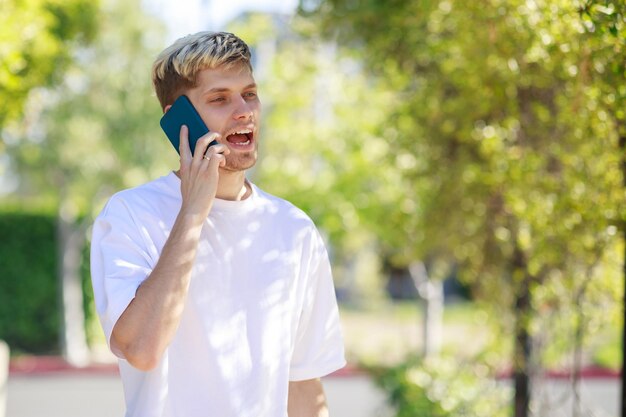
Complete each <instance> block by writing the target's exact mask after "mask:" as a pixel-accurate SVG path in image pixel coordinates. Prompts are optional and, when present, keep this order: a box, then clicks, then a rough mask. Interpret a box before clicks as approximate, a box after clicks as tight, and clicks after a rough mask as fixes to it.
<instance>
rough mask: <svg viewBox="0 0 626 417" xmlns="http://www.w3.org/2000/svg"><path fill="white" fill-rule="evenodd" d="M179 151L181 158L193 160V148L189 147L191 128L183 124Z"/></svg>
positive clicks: (179, 139)
mask: <svg viewBox="0 0 626 417" xmlns="http://www.w3.org/2000/svg"><path fill="white" fill-rule="evenodd" d="M178 153H179V154H180V160H181V162H182V161H189V160H191V156H192V155H191V150H190V148H189V129H188V128H187V126H185V125H182V126H181V128H180V135H179V136H178Z"/></svg>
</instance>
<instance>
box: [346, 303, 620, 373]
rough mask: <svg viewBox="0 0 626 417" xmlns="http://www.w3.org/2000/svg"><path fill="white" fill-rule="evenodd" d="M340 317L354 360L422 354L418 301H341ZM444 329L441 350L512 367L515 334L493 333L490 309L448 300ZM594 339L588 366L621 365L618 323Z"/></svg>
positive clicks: (386, 360)
mask: <svg viewBox="0 0 626 417" xmlns="http://www.w3.org/2000/svg"><path fill="white" fill-rule="evenodd" d="M340 315H341V321H342V325H343V331H344V338H345V344H346V355H347V357H348V361H349V362H350V363H357V364H358V363H367V364H377V365H395V364H398V363H400V362H401V361H402V360H403V359H405V358H406V357H407V356H409V355H411V354H419V353H421V352H422V349H423V312H422V307H421V304H420V303H419V302H417V301H404V302H395V303H394V302H390V301H389V302H380V303H376V304H373V305H371V306H370V307H366V308H362V307H361V308H356V307H351V306H347V305H340ZM442 327H443V328H442V346H441V351H442V352H444V353H448V354H450V355H453V356H455V357H458V358H460V359H462V358H472V357H475V356H476V355H480V354H484V353H486V354H488V355H489V357H490V363H492V364H497V366H502V367H507V364H508V363H509V358H510V357H511V349H512V342H513V340H512V335H504V336H503V335H502V334H499V333H497V332H496V331H492V325H491V324H490V320H489V317H488V313H486V312H485V311H484V310H482V309H481V308H480V307H478V306H477V305H476V304H474V303H470V302H456V303H450V304H446V306H445V308H444V313H443V326H442ZM590 340H591V342H590V343H587V344H586V347H585V349H586V353H585V357H586V358H588V359H586V361H587V363H586V365H596V366H601V367H604V368H608V369H614V370H617V369H619V368H620V367H621V353H622V351H621V349H622V348H621V328H619V326H607V328H606V329H604V331H602V332H600V333H598V334H597V335H595V336H594V337H593V338H590ZM494 358H495V359H494Z"/></svg>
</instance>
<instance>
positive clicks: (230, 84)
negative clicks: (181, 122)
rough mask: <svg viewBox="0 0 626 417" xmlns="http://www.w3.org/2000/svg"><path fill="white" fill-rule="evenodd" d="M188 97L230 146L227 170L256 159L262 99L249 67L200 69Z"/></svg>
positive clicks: (239, 168) (223, 141) (233, 169)
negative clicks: (260, 99)
mask: <svg viewBox="0 0 626 417" xmlns="http://www.w3.org/2000/svg"><path fill="white" fill-rule="evenodd" d="M185 94H186V95H187V97H189V99H190V100H191V102H192V104H193V105H194V107H195V108H196V110H198V113H200V116H201V117H202V120H204V123H205V124H206V125H207V127H208V128H209V131H211V132H218V133H220V134H221V135H222V137H221V138H220V139H219V142H220V143H222V144H224V145H226V146H228V148H229V149H230V154H229V155H227V156H226V165H225V166H224V168H223V169H225V170H227V171H242V170H246V169H248V168H250V167H252V166H253V165H254V164H255V162H256V160H257V148H258V146H257V143H258V133H259V122H260V116H261V102H260V101H259V97H258V95H257V86H256V83H255V81H254V77H253V76H252V74H251V73H250V72H249V71H248V70H247V69H242V68H241V67H234V68H231V69H228V70H226V69H222V68H214V69H205V70H202V71H200V72H199V73H198V77H197V85H196V86H195V87H194V88H192V89H190V90H188V91H187V92H186V93H185Z"/></svg>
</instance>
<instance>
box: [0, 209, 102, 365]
mask: <svg viewBox="0 0 626 417" xmlns="http://www.w3.org/2000/svg"><path fill="white" fill-rule="evenodd" d="M0 236H2V239H0V339H4V340H5V341H6V342H7V343H8V344H9V346H10V347H11V351H12V352H17V353H32V354H56V353H59V351H60V345H59V341H60V332H61V308H60V305H61V304H60V300H61V298H60V290H59V280H58V278H57V277H58V262H57V258H58V248H57V236H56V218H55V217H54V215H52V214H41V213H18V212H0ZM81 274H82V277H83V296H84V300H85V304H84V307H85V308H84V310H85V319H86V320H85V321H86V325H87V329H88V333H89V334H90V335H91V333H93V332H90V331H89V329H91V328H93V326H92V325H90V324H89V323H92V322H93V321H94V320H95V316H94V314H93V293H92V290H91V284H90V281H89V265H88V248H87V247H85V249H84V251H83V265H82V266H81Z"/></svg>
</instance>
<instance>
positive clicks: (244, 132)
mask: <svg viewBox="0 0 626 417" xmlns="http://www.w3.org/2000/svg"><path fill="white" fill-rule="evenodd" d="M253 137H254V133H253V132H252V129H240V130H237V131H236V132H233V133H231V134H230V135H228V136H226V141H227V142H228V143H230V144H232V145H235V146H248V145H250V144H251V143H252V139H253Z"/></svg>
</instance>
